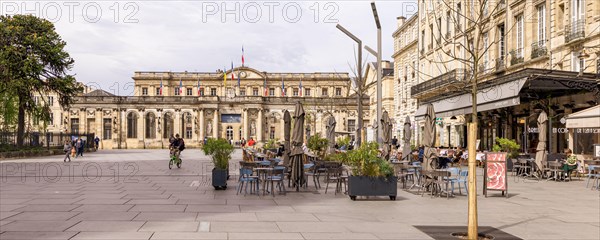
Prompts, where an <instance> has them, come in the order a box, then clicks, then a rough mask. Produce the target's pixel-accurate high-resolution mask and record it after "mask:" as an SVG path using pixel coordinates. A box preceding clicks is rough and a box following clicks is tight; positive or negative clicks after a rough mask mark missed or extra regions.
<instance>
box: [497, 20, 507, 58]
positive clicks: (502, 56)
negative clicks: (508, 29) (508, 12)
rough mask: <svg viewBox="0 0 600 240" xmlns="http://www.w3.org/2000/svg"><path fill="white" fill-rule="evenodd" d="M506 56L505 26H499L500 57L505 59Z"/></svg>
mask: <svg viewBox="0 0 600 240" xmlns="http://www.w3.org/2000/svg"><path fill="white" fill-rule="evenodd" d="M505 54H506V52H505V49H504V24H501V25H499V26H498V57H499V58H500V59H502V60H503V59H504V55H505Z"/></svg>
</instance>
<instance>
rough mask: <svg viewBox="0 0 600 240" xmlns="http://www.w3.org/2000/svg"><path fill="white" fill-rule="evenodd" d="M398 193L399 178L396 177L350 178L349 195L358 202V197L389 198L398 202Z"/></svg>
mask: <svg viewBox="0 0 600 240" xmlns="http://www.w3.org/2000/svg"><path fill="white" fill-rule="evenodd" d="M397 193H398V178H397V177H395V176H392V177H388V178H384V177H365V176H350V177H348V195H349V196H350V199H352V200H356V196H389V197H390V199H391V200H396V195H397Z"/></svg>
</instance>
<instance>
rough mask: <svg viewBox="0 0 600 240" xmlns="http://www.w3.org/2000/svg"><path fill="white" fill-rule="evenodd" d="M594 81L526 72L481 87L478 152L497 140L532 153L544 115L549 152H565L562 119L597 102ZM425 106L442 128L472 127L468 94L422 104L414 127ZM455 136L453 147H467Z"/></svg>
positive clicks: (598, 94) (591, 77)
mask: <svg viewBox="0 0 600 240" xmlns="http://www.w3.org/2000/svg"><path fill="white" fill-rule="evenodd" d="M594 78H595V76H594V75H593V74H584V75H583V76H578V75H577V73H575V72H565V71H548V70H542V69H524V70H520V71H517V72H514V73H511V74H507V75H503V76H500V77H497V78H495V79H492V80H488V81H485V82H483V83H480V84H479V86H478V88H479V91H478V92H477V113H476V114H477V120H478V127H479V129H478V133H477V139H478V140H480V144H479V149H478V150H481V151H485V150H488V151H489V150H492V148H493V146H494V144H495V142H496V138H497V137H501V138H509V139H514V140H516V141H517V143H518V144H519V145H521V151H522V152H527V153H535V148H536V146H537V142H538V135H539V134H538V132H539V129H538V128H537V117H538V116H539V114H540V113H541V112H542V111H544V112H545V113H546V114H547V115H548V118H549V119H548V124H547V125H548V126H549V127H550V129H548V131H547V132H548V137H547V139H548V151H549V152H550V153H556V152H563V150H564V149H565V148H566V147H568V146H569V145H568V143H569V142H568V134H567V131H566V126H565V124H566V121H565V117H566V116H567V115H569V114H570V113H572V112H576V111H579V110H581V109H584V108H587V107H590V106H593V105H596V104H597V102H598V101H599V100H600V88H599V85H598V83H597V82H596V80H595V79H594ZM429 103H431V104H433V106H434V110H435V112H436V117H437V118H442V119H443V120H442V121H444V122H446V121H450V119H452V118H453V119H459V121H456V120H455V122H454V125H455V126H463V127H464V128H466V124H467V123H468V122H470V121H471V118H472V117H471V116H472V113H473V111H472V105H473V101H472V98H471V94H470V93H466V92H462V93H460V92H458V93H455V94H453V95H448V94H447V95H446V96H441V97H436V98H434V99H429V100H428V101H422V102H421V106H420V107H419V108H418V109H417V112H416V116H415V119H416V121H417V122H419V121H421V124H422V121H423V118H424V115H425V110H426V106H427V104H429ZM464 128H463V129H464ZM440 134H442V135H440ZM446 135H448V133H447V132H443V131H442V132H438V137H440V138H442V139H445V138H447V139H452V138H451V137H447V136H446ZM455 136H457V137H458V138H459V139H457V140H456V141H457V142H460V143H466V142H467V139H466V137H467V134H466V130H464V134H462V133H459V134H457V135H455ZM451 141H452V140H450V142H451ZM441 142H444V140H442V141H441Z"/></svg>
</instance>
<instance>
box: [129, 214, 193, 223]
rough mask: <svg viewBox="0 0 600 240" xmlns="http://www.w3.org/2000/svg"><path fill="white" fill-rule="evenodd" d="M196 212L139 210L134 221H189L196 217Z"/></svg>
mask: <svg viewBox="0 0 600 240" xmlns="http://www.w3.org/2000/svg"><path fill="white" fill-rule="evenodd" d="M197 215H198V213H180V212H175V213H174V212H141V213H140V214H138V215H137V216H136V217H135V219H133V220H135V221H189V222H192V221H194V220H195V219H196V216H197Z"/></svg>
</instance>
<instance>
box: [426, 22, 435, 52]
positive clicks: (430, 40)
mask: <svg viewBox="0 0 600 240" xmlns="http://www.w3.org/2000/svg"><path fill="white" fill-rule="evenodd" d="M433 35H434V34H433V24H429V47H428V49H427V50H431V49H432V48H433Z"/></svg>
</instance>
